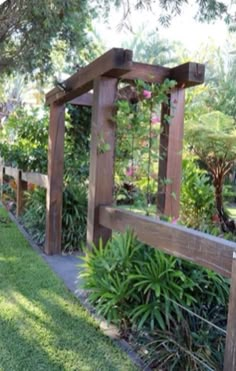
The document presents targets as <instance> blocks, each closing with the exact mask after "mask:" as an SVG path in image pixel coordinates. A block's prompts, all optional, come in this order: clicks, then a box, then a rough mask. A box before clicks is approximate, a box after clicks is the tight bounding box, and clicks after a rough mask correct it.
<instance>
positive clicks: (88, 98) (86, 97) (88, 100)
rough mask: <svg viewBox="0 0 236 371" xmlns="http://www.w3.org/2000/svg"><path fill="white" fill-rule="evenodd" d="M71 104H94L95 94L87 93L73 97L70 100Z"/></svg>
mask: <svg viewBox="0 0 236 371" xmlns="http://www.w3.org/2000/svg"><path fill="white" fill-rule="evenodd" d="M68 103H69V104H73V105H74V106H87V107H91V106H92V105H93V94H92V93H85V94H83V95H80V96H79V97H77V98H75V99H72V100H71V101H69V102H68Z"/></svg>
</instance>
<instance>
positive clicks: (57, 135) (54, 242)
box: [45, 104, 65, 255]
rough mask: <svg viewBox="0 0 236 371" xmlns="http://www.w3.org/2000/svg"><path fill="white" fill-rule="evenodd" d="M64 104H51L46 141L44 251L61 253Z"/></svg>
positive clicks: (50, 253)
mask: <svg viewBox="0 0 236 371" xmlns="http://www.w3.org/2000/svg"><path fill="white" fill-rule="evenodd" d="M64 131H65V106H64V105H56V104H51V109H50V124H49V143H48V188H47V201H46V205H47V211H46V212H47V215H46V241H45V252H46V254H48V255H53V254H60V253H61V218H62V192H63V162H64Z"/></svg>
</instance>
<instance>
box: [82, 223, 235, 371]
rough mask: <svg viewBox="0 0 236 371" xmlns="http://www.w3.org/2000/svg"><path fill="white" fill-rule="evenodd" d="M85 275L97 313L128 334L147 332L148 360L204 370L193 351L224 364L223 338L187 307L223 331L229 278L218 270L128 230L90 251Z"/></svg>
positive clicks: (166, 366)
mask: <svg viewBox="0 0 236 371" xmlns="http://www.w3.org/2000/svg"><path fill="white" fill-rule="evenodd" d="M82 275H83V278H84V287H85V289H87V290H88V292H89V300H90V301H91V303H92V304H94V305H95V308H96V310H97V312H98V314H100V315H102V316H104V317H105V318H106V319H108V321H111V322H113V323H115V324H116V325H118V326H119V327H120V330H121V332H122V333H123V335H125V336H129V337H131V338H132V336H133V337H134V338H135V339H136V340H137V339H138V338H139V337H140V336H142V335H144V338H145V340H143V344H145V347H146V348H147V349H148V357H149V353H150V352H151V358H150V360H148V362H150V364H154V365H155V366H156V364H157V365H158V367H160V368H161V367H162V366H163V368H162V369H163V370H182V367H183V364H184V365H186V370H205V369H204V367H202V364H201V362H200V365H199V362H196V360H194V358H193V357H192V354H194V355H196V356H197V357H198V358H199V359H200V360H203V363H207V364H209V365H211V366H212V367H213V366H214V365H216V364H221V363H222V360H223V348H224V337H223V336H221V335H220V334H219V333H217V330H216V329H215V328H211V327H209V325H208V324H207V323H206V322H204V321H202V320H201V319H200V318H199V317H195V316H193V315H191V314H189V312H187V311H186V310H185V309H184V308H186V309H188V310H189V311H190V313H191V312H193V313H196V314H197V315H198V316H201V317H203V318H205V319H207V320H208V321H210V322H213V323H214V324H215V325H217V326H219V327H221V328H223V329H225V328H226V319H227V303H228V299H229V282H228V280H226V279H224V278H223V277H222V276H220V275H219V274H217V273H215V272H213V271H211V270H208V269H206V268H202V267H199V266H197V265H195V264H193V263H191V262H186V261H184V260H181V259H177V258H174V257H172V256H168V255H166V254H164V253H163V252H161V251H158V250H156V249H153V248H151V247H148V246H145V245H143V244H142V243H140V242H138V241H137V239H136V238H135V236H134V234H133V233H132V232H131V231H129V230H127V231H126V233H124V234H115V235H114V237H113V238H112V239H111V240H110V241H108V242H107V244H106V245H103V243H102V241H100V242H99V245H98V246H97V247H96V246H93V249H92V250H90V251H88V250H86V255H85V257H84V271H83V274H82ZM130 333H131V335H130ZM132 334H133V335H132ZM136 340H135V342H136ZM137 341H141V340H137ZM131 342H132V341H131ZM141 343H142V341H141ZM139 346H141V345H140V344H139ZM149 348H150V351H149ZM158 369H159V368H158Z"/></svg>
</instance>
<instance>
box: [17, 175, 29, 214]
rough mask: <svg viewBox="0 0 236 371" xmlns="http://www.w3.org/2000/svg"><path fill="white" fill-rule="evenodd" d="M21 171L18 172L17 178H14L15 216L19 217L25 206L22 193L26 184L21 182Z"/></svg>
mask: <svg viewBox="0 0 236 371" xmlns="http://www.w3.org/2000/svg"><path fill="white" fill-rule="evenodd" d="M21 175H22V174H21V170H18V174H17V178H16V216H17V217H19V216H20V215H21V214H22V212H23V210H24V205H25V194H24V192H25V191H27V182H26V181H24V180H22V176H21Z"/></svg>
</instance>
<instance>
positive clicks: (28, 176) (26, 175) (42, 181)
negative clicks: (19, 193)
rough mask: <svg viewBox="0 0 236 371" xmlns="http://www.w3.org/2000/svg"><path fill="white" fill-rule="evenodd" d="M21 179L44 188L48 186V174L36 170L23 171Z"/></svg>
mask: <svg viewBox="0 0 236 371" xmlns="http://www.w3.org/2000/svg"><path fill="white" fill-rule="evenodd" d="M21 179H22V180H24V181H25V182H28V183H32V184H35V185H37V186H39V187H42V188H47V186H48V176H47V175H45V174H40V173H34V172H22V173H21Z"/></svg>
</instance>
